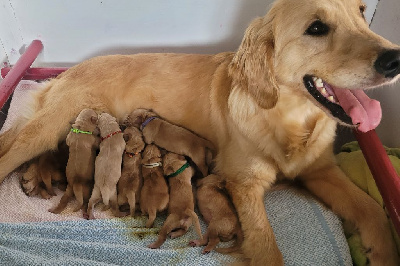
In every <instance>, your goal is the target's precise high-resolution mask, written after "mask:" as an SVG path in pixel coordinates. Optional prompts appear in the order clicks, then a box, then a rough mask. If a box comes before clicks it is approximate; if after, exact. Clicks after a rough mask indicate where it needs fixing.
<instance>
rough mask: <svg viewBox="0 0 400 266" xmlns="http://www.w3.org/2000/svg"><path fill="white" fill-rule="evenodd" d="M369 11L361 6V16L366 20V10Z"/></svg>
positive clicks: (364, 6)
mask: <svg viewBox="0 0 400 266" xmlns="http://www.w3.org/2000/svg"><path fill="white" fill-rule="evenodd" d="M366 9H367V6H366V5H362V6H360V13H361V16H362V17H363V18H364V19H365V16H364V13H365V10H366Z"/></svg>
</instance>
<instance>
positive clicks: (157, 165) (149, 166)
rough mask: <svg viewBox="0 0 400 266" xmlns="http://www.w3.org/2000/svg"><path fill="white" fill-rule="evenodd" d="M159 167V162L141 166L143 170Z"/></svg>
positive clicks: (160, 164)
mask: <svg viewBox="0 0 400 266" xmlns="http://www.w3.org/2000/svg"><path fill="white" fill-rule="evenodd" d="M159 166H162V163H161V162H159V163H146V164H143V167H144V168H155V167H159Z"/></svg>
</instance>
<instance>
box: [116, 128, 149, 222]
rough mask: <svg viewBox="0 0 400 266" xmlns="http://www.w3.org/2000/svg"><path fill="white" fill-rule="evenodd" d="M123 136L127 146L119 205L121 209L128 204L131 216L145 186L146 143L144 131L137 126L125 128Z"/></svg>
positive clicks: (123, 160) (120, 181)
mask: <svg viewBox="0 0 400 266" xmlns="http://www.w3.org/2000/svg"><path fill="white" fill-rule="evenodd" d="M123 136H124V139H125V142H126V147H125V152H124V155H123V158H122V173H121V178H120V179H119V181H118V205H119V207H120V209H121V208H123V207H124V206H125V205H128V206H129V209H130V214H131V216H134V215H135V210H136V205H138V204H139V200H140V190H141V188H142V186H143V177H142V166H141V163H142V151H143V149H144V146H145V144H144V141H143V136H142V132H140V130H139V129H137V128H135V127H127V128H125V130H124V135H123Z"/></svg>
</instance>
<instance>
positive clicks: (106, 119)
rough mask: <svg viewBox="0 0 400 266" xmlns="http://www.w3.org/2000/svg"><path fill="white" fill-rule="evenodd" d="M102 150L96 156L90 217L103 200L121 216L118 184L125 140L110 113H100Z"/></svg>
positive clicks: (114, 212)
mask: <svg viewBox="0 0 400 266" xmlns="http://www.w3.org/2000/svg"><path fill="white" fill-rule="evenodd" d="M98 128H99V130H100V136H101V142H100V145H99V148H100V151H99V154H98V155H97V157H96V161H95V170H94V187H93V191H92V195H91V196H90V199H89V204H88V209H87V212H88V215H89V219H94V215H93V209H94V206H95V205H96V204H97V203H98V202H100V201H102V202H103V203H104V204H105V205H106V206H107V207H108V206H110V207H111V210H112V212H113V214H114V215H115V216H120V215H121V214H120V212H119V207H118V196H117V184H118V181H119V179H120V177H121V164H122V154H123V153H124V150H125V146H126V143H125V140H124V137H123V135H122V131H121V128H120V127H119V125H118V123H117V120H116V118H115V117H113V116H111V115H110V114H108V113H102V114H100V115H99V120H98Z"/></svg>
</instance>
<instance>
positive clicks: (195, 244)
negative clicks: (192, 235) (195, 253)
mask: <svg viewBox="0 0 400 266" xmlns="http://www.w3.org/2000/svg"><path fill="white" fill-rule="evenodd" d="M189 246H191V247H200V246H201V244H200V241H199V240H192V241H190V242H189Z"/></svg>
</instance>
